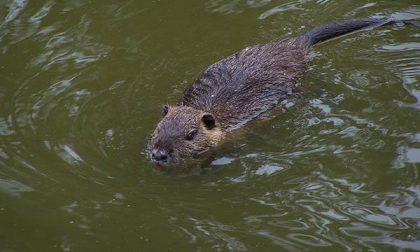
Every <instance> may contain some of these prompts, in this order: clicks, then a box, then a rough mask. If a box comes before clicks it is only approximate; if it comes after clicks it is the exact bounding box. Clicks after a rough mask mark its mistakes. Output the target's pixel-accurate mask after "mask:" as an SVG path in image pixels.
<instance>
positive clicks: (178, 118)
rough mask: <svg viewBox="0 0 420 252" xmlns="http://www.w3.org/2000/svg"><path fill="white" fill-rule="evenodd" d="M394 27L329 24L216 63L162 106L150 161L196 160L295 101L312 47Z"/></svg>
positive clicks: (365, 22)
mask: <svg viewBox="0 0 420 252" xmlns="http://www.w3.org/2000/svg"><path fill="white" fill-rule="evenodd" d="M410 21H411V20H410ZM410 21H403V22H405V23H409V22H410ZM394 22H395V20H391V19H389V20H379V19H356V20H347V21H343V22H340V23H334V24H329V25H325V26H321V27H318V28H315V29H313V30H311V31H309V32H307V33H304V34H302V35H300V36H298V37H295V38H291V39H287V40H283V41H277V42H273V43H269V44H265V45H255V46H250V47H247V48H245V49H243V50H241V51H239V52H237V53H235V54H233V55H231V56H229V57H227V58H225V59H222V60H220V61H218V62H216V63H214V64H213V65H211V66H210V67H208V68H207V69H206V70H205V71H203V72H202V73H201V74H200V76H199V77H198V78H197V80H196V81H195V82H194V83H193V84H192V85H191V86H189V87H188V88H187V89H186V90H185V92H184V94H183V95H182V97H181V100H180V102H179V104H178V105H176V106H164V108H163V115H164V117H163V119H162V120H161V121H160V122H159V124H158V125H157V127H156V129H155V131H154V133H153V135H152V137H151V139H150V142H149V145H148V149H149V152H150V153H151V158H152V160H153V161H155V162H160V163H169V162H177V161H180V160H183V159H189V158H194V157H197V156H199V155H200V154H202V153H204V152H206V151H208V150H209V149H210V148H212V147H214V146H216V145H218V144H219V143H220V142H221V141H222V140H223V139H224V138H225V136H226V134H228V133H229V132H230V131H232V130H234V129H237V128H239V127H241V126H243V125H244V124H246V123H247V122H249V121H251V120H253V119H255V118H257V117H258V116H260V115H261V114H262V113H264V112H266V111H267V110H269V109H271V108H273V107H274V106H276V105H277V104H278V103H279V102H281V101H282V100H284V99H286V98H287V97H288V96H290V95H293V93H294V92H295V91H296V87H297V84H298V82H299V80H300V79H301V77H302V76H303V74H304V73H305V71H306V70H307V67H308V63H309V60H310V56H309V55H310V51H311V48H312V46H313V45H315V44H317V43H319V42H323V41H325V40H328V39H331V38H334V37H337V36H340V35H344V34H346V33H349V32H353V31H356V30H360V29H364V28H373V27H377V26H382V25H385V24H390V23H394Z"/></svg>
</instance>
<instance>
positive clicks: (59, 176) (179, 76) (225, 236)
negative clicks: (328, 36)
mask: <svg viewBox="0 0 420 252" xmlns="http://www.w3.org/2000/svg"><path fill="white" fill-rule="evenodd" d="M389 15H396V16H398V17H400V18H406V17H413V16H414V17H419V16H420V6H419V5H418V2H417V1H409V0H407V1H380V2H372V1H361V0H358V1H347V2H344V1H329V0H323V1H321V0H318V1H309V0H308V1H291V0H288V1H284V0H278V1H276V0H247V1H239V0H207V1H204V0H203V1H197V0H185V1H170V0H161V1H54V0H49V1H47V0H39V1H29V0H6V1H1V2H0V250H1V251H139V250H141V251H166V250H173V251H215V250H216V251H217V250H218V251H228V250H232V251H304V250H319V251H320V250H322V251H343V250H360V251H366V250H371V251H394V250H420V177H419V172H420V170H419V167H420V29H419V28H418V27H413V26H400V25H395V26H387V27H381V28H378V29H376V30H372V31H368V32H363V33H356V34H352V35H349V36H346V37H344V38H340V39H336V40H333V41H330V42H327V43H324V44H322V45H319V46H317V47H316V50H315V51H314V54H313V56H314V60H313V61H312V64H311V69H310V71H309V72H308V74H307V76H306V77H305V78H304V79H303V80H302V81H301V95H300V97H299V99H298V100H297V101H294V102H291V103H290V106H289V108H288V111H287V113H279V112H278V111H277V112H276V111H275V112H273V113H271V114H270V115H271V116H273V115H274V116H273V118H272V119H271V120H265V121H263V122H256V123H253V124H252V125H250V126H249V127H248V128H247V130H246V133H245V134H244V135H241V136H239V137H238V138H236V139H235V140H234V141H231V142H229V143H227V144H226V145H225V146H222V147H221V148H220V149H218V150H217V151H216V152H215V153H214V154H213V157H212V159H211V160H210V161H209V162H208V163H206V164H204V165H203V166H202V167H201V169H198V170H197V169H193V170H187V169H184V170H181V171H172V172H164V171H162V170H160V169H157V167H156V166H154V165H153V164H151V163H150V162H149V161H148V159H147V157H146V154H145V151H144V145H145V143H146V141H147V138H148V136H149V135H150V133H151V132H152V130H153V129H154V127H155V125H156V123H157V121H158V120H159V119H160V107H161V105H162V104H165V103H176V102H177V100H178V99H179V96H180V94H181V93H182V91H183V90H184V89H185V88H186V87H187V85H188V84H189V83H191V82H192V81H193V79H194V78H195V77H196V76H197V74H198V73H199V72H200V71H201V70H202V69H204V68H205V67H207V66H208V65H209V64H211V63H213V62H215V61H217V60H219V59H221V58H223V57H226V56H228V55H230V54H231V53H233V52H235V51H237V50H239V49H241V48H243V47H245V46H247V45H252V44H256V43H267V42H270V41H273V40H275V39H282V38H287V37H291V36H294V35H297V34H299V33H301V32H303V31H305V30H308V29H310V28H312V27H314V26H317V25H321V24H324V23H328V22H333V21H337V20H342V19H348V18H357V17H366V16H374V17H386V16H389Z"/></svg>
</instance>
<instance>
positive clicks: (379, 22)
mask: <svg viewBox="0 0 420 252" xmlns="http://www.w3.org/2000/svg"><path fill="white" fill-rule="evenodd" d="M395 23H403V24H414V25H416V26H420V19H406V20H398V19H396V18H389V19H377V18H363V19H350V20H346V21H342V22H337V23H332V24H327V25H323V26H320V27H317V28H315V29H313V30H310V31H308V32H306V33H304V34H303V35H302V37H305V38H306V39H308V41H309V44H310V45H315V44H318V43H321V42H323V41H326V40H329V39H332V38H335V37H339V36H342V35H345V34H347V33H351V32H355V31H358V30H367V29H373V28H376V27H379V26H383V25H391V24H395Z"/></svg>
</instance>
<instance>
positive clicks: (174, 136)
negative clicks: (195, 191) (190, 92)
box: [148, 106, 224, 163]
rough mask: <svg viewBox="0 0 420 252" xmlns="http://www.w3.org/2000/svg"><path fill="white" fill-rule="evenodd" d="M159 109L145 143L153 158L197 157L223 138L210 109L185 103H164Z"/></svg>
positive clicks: (170, 159)
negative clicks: (149, 135)
mask: <svg viewBox="0 0 420 252" xmlns="http://www.w3.org/2000/svg"><path fill="white" fill-rule="evenodd" d="M162 113H163V118H162V120H161V121H160V122H159V124H158V125H157V127H156V129H155V131H154V132H153V135H152V137H151V139H150V142H149V144H148V151H149V153H150V157H151V159H152V161H154V162H158V163H175V162H179V161H181V160H184V159H191V158H195V157H198V156H199V155H200V154H202V153H204V152H206V151H208V150H209V149H210V148H211V147H214V146H216V145H217V144H218V143H219V142H220V141H221V140H222V138H223V135H224V134H223V132H222V130H221V128H220V125H219V124H218V123H217V122H216V120H215V118H214V116H213V115H212V114H211V113H208V112H205V111H201V110H197V109H194V108H191V107H187V106H164V107H163V109H162Z"/></svg>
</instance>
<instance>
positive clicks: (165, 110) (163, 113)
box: [162, 105, 169, 116]
mask: <svg viewBox="0 0 420 252" xmlns="http://www.w3.org/2000/svg"><path fill="white" fill-rule="evenodd" d="M168 111H169V106H168V105H163V106H162V116H166V114H168Z"/></svg>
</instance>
